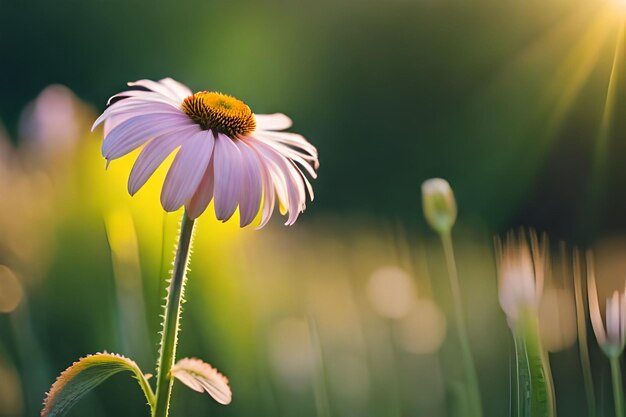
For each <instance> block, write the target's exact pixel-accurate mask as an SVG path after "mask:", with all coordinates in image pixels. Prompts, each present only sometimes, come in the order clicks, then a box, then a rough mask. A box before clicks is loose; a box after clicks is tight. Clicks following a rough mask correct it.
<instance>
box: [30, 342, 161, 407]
mask: <svg viewBox="0 0 626 417" xmlns="http://www.w3.org/2000/svg"><path fill="white" fill-rule="evenodd" d="M122 371H130V372H132V373H133V376H134V377H135V379H137V381H138V382H139V385H140V386H141V389H142V390H143V392H144V394H145V396H146V399H147V400H148V404H149V405H150V407H151V408H152V407H153V406H154V394H153V392H152V388H150V385H149V384H148V381H147V380H146V378H145V377H144V375H143V373H142V372H141V370H140V369H139V367H138V366H137V364H136V363H135V362H134V361H132V360H130V359H128V358H125V357H123V356H120V355H116V354H113V353H106V352H105V353H96V354H94V355H88V356H86V357H84V358H81V359H79V360H78V361H77V362H74V363H73V364H72V366H70V367H69V368H67V369H66V370H65V371H63V372H62V373H61V375H59V377H58V378H57V380H56V381H55V382H54V384H52V387H51V388H50V391H49V392H48V395H47V396H46V399H45V400H44V403H43V406H44V407H43V410H41V416H42V417H57V416H61V415H63V414H64V413H65V412H66V411H67V410H69V409H70V408H71V407H72V406H73V405H74V404H76V402H77V401H78V400H80V399H81V398H82V397H83V396H84V395H85V394H87V393H88V392H89V391H91V390H92V389H93V388H95V387H97V386H98V385H100V383H102V382H103V381H104V380H106V379H107V378H109V377H110V376H112V375H115V374H117V373H118V372H122Z"/></svg>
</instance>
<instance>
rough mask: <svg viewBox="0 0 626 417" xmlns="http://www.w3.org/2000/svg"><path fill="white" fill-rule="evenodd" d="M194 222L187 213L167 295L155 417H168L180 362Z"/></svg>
mask: <svg viewBox="0 0 626 417" xmlns="http://www.w3.org/2000/svg"><path fill="white" fill-rule="evenodd" d="M193 226H194V220H191V219H190V218H189V217H188V216H187V213H185V214H183V219H182V222H181V226H180V237H179V240H178V249H177V250H176V258H175V259H174V270H173V272H172V278H171V280H170V283H169V288H168V291H167V298H166V301H165V315H164V317H163V333H162V335H161V346H160V352H159V362H158V370H157V372H158V374H157V389H156V405H155V407H154V409H153V413H152V416H153V417H167V413H168V409H169V405H170V396H171V393H172V376H171V375H170V370H171V369H172V365H174V360H175V358H176V343H177V339H178V329H179V326H180V316H181V303H182V299H183V293H184V287H185V281H186V279H187V277H186V273H187V265H188V263H189V256H190V250H191V239H192V236H193Z"/></svg>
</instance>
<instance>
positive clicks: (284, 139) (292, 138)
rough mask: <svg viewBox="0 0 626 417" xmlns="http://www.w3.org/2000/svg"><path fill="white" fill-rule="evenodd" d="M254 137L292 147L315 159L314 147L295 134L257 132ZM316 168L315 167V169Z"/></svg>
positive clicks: (315, 151)
mask: <svg viewBox="0 0 626 417" xmlns="http://www.w3.org/2000/svg"><path fill="white" fill-rule="evenodd" d="M254 135H255V136H256V137H259V138H262V139H264V140H265V141H272V142H279V143H283V144H285V145H289V146H293V147H294V148H296V149H301V150H303V151H305V152H306V153H308V154H309V155H310V156H312V157H314V158H315V159H317V149H316V148H315V146H313V145H312V144H310V143H309V142H307V140H306V139H305V138H304V137H302V136H301V135H298V134H296V133H291V132H268V131H262V130H257V131H255V132H254ZM316 168H317V167H316Z"/></svg>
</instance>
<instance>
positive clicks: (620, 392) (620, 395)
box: [611, 356, 624, 417]
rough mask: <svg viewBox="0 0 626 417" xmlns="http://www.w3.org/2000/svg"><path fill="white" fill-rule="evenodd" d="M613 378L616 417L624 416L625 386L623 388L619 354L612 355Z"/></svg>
mask: <svg viewBox="0 0 626 417" xmlns="http://www.w3.org/2000/svg"><path fill="white" fill-rule="evenodd" d="M611 378H612V380H613V401H614V403H615V417H624V388H622V370H621V369H620V366H619V356H613V357H611Z"/></svg>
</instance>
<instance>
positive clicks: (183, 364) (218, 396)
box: [171, 358, 232, 405]
mask: <svg viewBox="0 0 626 417" xmlns="http://www.w3.org/2000/svg"><path fill="white" fill-rule="evenodd" d="M171 374H172V376H173V377H175V378H177V379H178V380H179V381H180V382H182V383H183V384H185V385H187V386H188V387H189V388H191V389H192V390H194V391H198V392H203V391H206V392H207V393H208V394H209V395H210V396H211V397H213V398H214V399H215V401H217V402H218V403H220V404H224V405H226V404H230V402H231V400H232V393H231V391H230V387H229V386H228V379H227V378H226V377H225V376H224V375H222V374H220V373H219V372H218V371H217V369H215V368H213V367H212V366H211V365H209V364H208V363H205V362H202V361H201V360H200V359H195V358H184V359H181V360H180V361H178V362H177V363H176V364H175V365H174V366H172V370H171Z"/></svg>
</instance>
